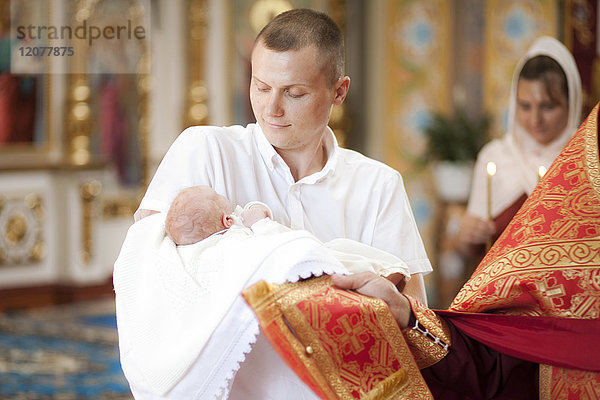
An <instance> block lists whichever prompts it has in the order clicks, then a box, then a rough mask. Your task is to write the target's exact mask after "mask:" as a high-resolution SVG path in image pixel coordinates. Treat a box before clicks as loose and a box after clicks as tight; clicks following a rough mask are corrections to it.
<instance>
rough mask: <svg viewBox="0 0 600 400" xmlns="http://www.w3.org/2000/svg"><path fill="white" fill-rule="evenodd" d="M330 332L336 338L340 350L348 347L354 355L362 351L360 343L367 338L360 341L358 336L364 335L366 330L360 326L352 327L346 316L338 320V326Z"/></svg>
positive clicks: (362, 346) (362, 347)
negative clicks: (340, 347)
mask: <svg viewBox="0 0 600 400" xmlns="http://www.w3.org/2000/svg"><path fill="white" fill-rule="evenodd" d="M332 331H333V333H334V334H335V335H336V336H337V340H338V341H339V343H340V345H341V346H342V348H343V347H346V345H350V349H351V350H352V352H353V353H354V354H358V353H360V352H361V351H363V350H364V348H365V347H364V345H363V343H361V342H364V341H366V340H368V336H367V339H366V340H361V338H360V336H361V335H363V334H365V333H366V329H365V328H364V327H363V326H360V325H353V324H352V322H351V321H350V317H349V316H348V315H347V314H344V315H343V316H341V317H340V318H339V319H338V325H337V326H336V327H335V328H333V330H332Z"/></svg>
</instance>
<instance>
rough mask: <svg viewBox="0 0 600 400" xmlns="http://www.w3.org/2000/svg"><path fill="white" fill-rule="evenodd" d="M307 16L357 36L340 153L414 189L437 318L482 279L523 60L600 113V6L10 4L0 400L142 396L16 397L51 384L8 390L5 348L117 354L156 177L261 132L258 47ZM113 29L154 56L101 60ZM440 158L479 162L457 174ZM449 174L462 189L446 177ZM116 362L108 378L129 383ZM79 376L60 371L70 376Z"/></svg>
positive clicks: (211, 0) (112, 54)
mask: <svg viewBox="0 0 600 400" xmlns="http://www.w3.org/2000/svg"><path fill="white" fill-rule="evenodd" d="M291 8H314V9H317V10H320V11H323V12H326V13H327V14H328V15H330V16H331V17H332V18H333V19H334V20H335V22H336V23H337V24H338V25H339V26H340V28H341V29H342V32H343V34H344V40H345V44H346V74H347V75H348V76H350V78H351V85H350V92H349V95H348V97H347V99H346V101H345V102H344V103H343V104H342V105H341V106H336V107H334V109H333V111H332V114H331V120H330V127H331V128H332V130H333V131H334V133H335V135H336V138H337V140H338V142H339V143H340V145H341V146H342V147H347V148H350V149H353V150H357V151H359V152H361V153H363V154H365V155H367V156H369V157H371V158H374V159H376V160H379V161H382V162H384V163H386V164H388V165H390V166H391V167H393V168H394V169H396V170H398V171H399V172H400V173H401V174H402V177H403V179H404V185H405V187H406V191H407V193H408V196H409V200H410V203H411V206H412V211H413V214H414V216H415V219H416V222H417V226H418V228H419V231H420V234H421V237H422V239H423V242H424V244H425V248H426V250H427V254H428V256H429V259H430V260H431V263H432V265H433V272H432V273H431V274H429V275H427V276H426V277H425V284H426V289H427V296H428V301H429V305H430V306H431V307H433V308H440V309H444V308H446V307H448V305H449V304H450V302H451V300H452V299H453V298H454V296H455V294H456V293H457V292H458V290H459V289H460V287H461V286H462V284H463V283H464V282H465V281H466V279H467V278H468V277H469V275H470V274H471V272H472V271H473V270H474V268H475V267H476V265H477V262H478V260H475V259H472V258H469V257H465V256H463V255H461V254H460V252H458V250H456V248H455V244H454V237H455V236H456V234H457V231H458V226H459V224H460V218H461V216H462V215H463V213H464V212H465V209H466V206H467V200H468V196H469V190H470V183H471V179H472V178H471V176H472V172H473V171H472V170H473V164H474V160H475V158H476V156H477V151H478V150H479V149H480V148H481V146H482V145H483V144H484V143H486V142H488V141H489V140H491V139H493V138H497V137H501V136H502V135H503V134H504V132H505V129H506V115H507V108H508V97H509V92H510V82H511V79H512V73H513V70H514V68H515V65H516V63H517V61H518V60H519V58H520V57H521V56H522V55H523V54H524V52H525V51H526V50H527V48H528V47H529V46H530V45H531V43H532V42H533V41H534V40H535V39H536V38H538V37H540V36H544V35H546V36H551V37H554V38H556V39H558V40H560V41H561V42H562V43H563V44H564V45H565V46H566V47H567V48H568V49H569V50H570V51H571V53H572V54H573V57H574V58H575V60H576V62H577V67H578V69H579V74H580V76H581V80H582V86H583V93H584V95H583V112H582V115H587V114H588V112H589V111H590V110H591V109H592V107H593V106H594V105H595V103H596V101H597V99H598V98H599V97H600V62H599V60H600V58H599V54H600V36H599V31H600V29H599V28H598V20H599V19H598V18H599V15H600V14H599V13H598V11H599V10H598V8H599V3H598V2H597V1H595V0H484V1H481V0H421V1H409V0H377V1H366V0H225V1H223V0H176V1H172V0H43V1H39V0H0V398H31V399H38V398H40V399H41V398H62V399H67V398H79V399H81V398H86V399H87V398H90V399H91V398H103V399H109V398H110V399H126V398H130V397H129V394H128V393H127V389H126V388H127V386H126V383H123V385H124V386H123V387H124V388H125V389H123V391H122V392H119V390H120V389H119V390H117V389H114V392H111V390H112V389H110V388H109V387H108V386H106V387H104V386H103V387H102V388H100V384H99V383H98V382H95V383H94V384H93V385H95V386H94V388H95V389H94V390H92V391H90V393H87V392H85V391H83V390H82V391H81V392H77V394H73V393H75V392H73V391H71V392H69V393H70V394H68V395H64V396H66V397H64V396H63V397H43V396H44V394H36V393H34V392H35V390H39V391H40V393H42V392H43V390H44V389H43V388H38V389H35V390H33V389H31V390H30V391H28V392H27V393H29V394H27V393H26V394H22V393H25V391H23V392H19V393H21V396H25V397H17V395H16V394H15V393H17V391H18V390H17V389H16V388H21V389H19V390H23V389H22V388H23V387H30V388H31V387H34V386H35V387H38V386H41V385H37V386H36V385H34V384H33V383H31V382H30V381H27V380H23V379H25V378H23V376H29V379H31V376H33V375H35V374H41V375H43V374H44V373H45V372H44V368H41V367H40V368H38V369H36V368H33V369H32V371H33V372H30V373H28V372H23V371H20V372H19V374H20V376H21V378H19V379H22V380H20V381H18V379H17V380H14V382H13V381H10V382H13V384H12V386H10V387H8V386H6V387H5V388H4V389H3V388H2V386H3V383H2V381H3V378H2V376H3V373H4V374H6V373H8V372H10V371H12V370H19V368H21V367H22V368H21V369H23V368H24V366H25V365H29V366H31V365H35V364H36V362H30V363H29V364H27V363H25V362H23V363H21V364H19V363H18V362H17V361H15V360H16V358H18V356H19V355H18V354H16V352H17V350H14V349H15V348H14V347H12V346H14V345H13V344H11V343H13V342H11V341H10V340H9V338H7V335H13V334H14V332H13V331H11V329H15V328H14V327H15V326H17V325H19V324H21V325H19V326H21V327H22V326H23V325H27V329H26V331H27V334H33V333H34V332H35V333H36V334H39V332H46V333H48V335H50V336H51V335H52V333H51V331H53V329H59V327H61V326H63V327H64V326H66V325H69V324H71V323H73V324H74V322H73V319H74V318H76V317H81V318H82V319H85V320H86V321H88V322H89V321H91V322H92V325H86V326H85V327H83V328H74V329H79V334H77V335H74V337H75V336H76V338H75V339H74V340H80V334H83V333H86V332H87V333H86V334H87V335H88V336H90V337H92V339H93V341H99V342H101V343H104V344H107V343H108V344H109V346H112V348H113V350H114V349H116V344H115V343H116V339H115V338H116V331H115V329H114V309H113V308H111V307H114V304H113V303H111V298H112V297H113V286H112V271H113V265H114V262H115V260H116V258H117V256H118V254H119V251H120V249H121V245H122V243H123V240H124V238H125V235H126V233H127V230H128V229H129V227H130V226H131V225H132V223H133V213H134V212H135V210H136V209H137V207H138V205H139V202H140V200H141V197H142V196H143V194H144V192H145V189H146V187H147V185H148V183H149V181H150V179H151V178H152V176H153V174H154V171H155V170H156V168H157V167H158V165H159V163H160V161H161V159H162V157H163V156H164V155H165V153H166V152H167V150H168V149H169V147H170V145H171V143H172V142H173V141H174V140H175V138H176V137H177V136H178V135H179V134H180V133H181V132H182V131H183V130H184V129H185V128H186V127H188V126H192V125H216V126H225V125H233V124H240V125H246V124H248V123H251V122H254V121H255V119H254V117H253V114H252V110H251V108H250V103H249V98H248V87H249V73H250V52H251V49H252V45H253V40H254V37H255V36H256V34H257V33H258V32H259V31H260V29H261V28H262V27H263V26H264V25H265V24H266V23H267V22H268V21H269V20H270V19H271V18H272V17H273V16H275V15H277V14H279V13H280V12H282V11H285V10H288V9H291ZM19 26H20V27H21V28H24V29H21V30H20V31H19V30H17V31H16V32H17V33H16V38H15V29H16V28H17V27H19ZM98 26H103V27H107V26H112V27H114V26H118V27H119V28H123V29H122V30H117V32H119V33H121V34H122V35H123V36H124V37H125V36H126V35H129V37H131V36H132V35H138V36H137V37H138V39H139V40H137V41H135V44H134V45H131V43H127V44H124V45H123V46H122V47H120V48H118V49H113V48H111V49H110V50H108V47H103V46H105V45H106V43H105V42H106V41H103V40H102V38H98V39H97V42H96V43H93V44H92V40H96V39H94V38H95V36H93V34H94V32H95V31H94V30H93V27H98ZM28 27H30V28H31V29H27V28H28ZM40 27H44V28H45V29H44V30H41V29H39V28H40ZM77 27H81V28H83V29H81V30H80V31H79V33H80V34H81V35H79V36H82V37H78V35H77V32H78V31H77V30H76V28H77ZM51 28H54V29H51ZM111 29H112V28H111ZM136 29H137V30H136ZM109 33H110V34H112V35H114V34H115V30H114V29H112V30H110V31H109ZM104 34H105V38H104V39H106V36H107V35H106V34H107V31H106V30H105V31H104ZM43 39H46V40H49V39H53V40H54V39H56V40H57V42H55V44H51V45H52V46H59V48H61V49H63V50H62V53H61V51H59V52H58V53H53V55H51V56H50V55H49V54H48V55H47V56H45V57H43V56H39V55H38V56H37V57H36V56H29V57H28V56H24V54H23V52H24V51H26V49H28V48H29V49H41V48H42V47H41V46H49V44H48V43H43V42H42V41H43ZM59 42H60V45H59V44H56V43H59ZM129 42H133V41H131V40H130V41H129ZM123 43H125V41H124V42H123ZM94 45H95V46H94ZM19 46H21V47H19ZM19 49H20V50H19ZM24 49H25V50H24ZM69 49H70V50H69ZM64 50H67V51H66V52H65V51H64ZM19 51H20V54H18V53H19ZM70 51H71V52H72V54H70V53H69V52H70ZM458 115H460V116H462V119H461V121H460V123H462V124H463V125H461V126H460V127H459V129H466V130H469V131H470V132H471V136H469V137H467V138H466V139H464V140H465V141H464V142H463V141H460V140H457V139H455V138H446V139H439V140H446V142H443V143H437V144H435V143H434V144H432V142H431V139H430V138H429V137H428V135H427V131H428V128H429V127H431V126H432V121H433V120H434V119H435V118H441V119H443V120H444V121H445V122H446V125H445V126H446V128H447V131H451V130H452V129H453V126H452V124H458V123H459V122H456V121H457V118H456V117H457V116H458ZM438 138H439V136H438ZM461 140H463V139H461ZM435 145H437V146H442V147H444V148H446V149H449V150H450V149H451V148H452V147H453V146H454V147H463V148H464V147H469V146H471V147H473V148H474V151H472V152H470V153H469V154H466V155H464V154H462V155H460V156H453V155H450V156H444V155H440V154H438V153H436V152H435V151H434V149H433V146H435ZM459 152H460V151H459ZM449 153H452V151H451V150H450V151H449ZM449 164H450V167H451V168H453V169H452V170H451V172H447V171H446V172H445V173H446V174H451V175H450V176H449V175H443V176H442V177H440V174H441V173H444V172H442V171H441V169H442V167H443V166H447V165H449ZM357 190H360V188H357ZM98 301H99V303H90V302H98ZM94 304H98V305H97V306H94ZM111 304H113V305H112V306H111ZM57 306H60V307H62V308H59V309H60V310H62V311H60V312H58V311H57V310H59V309H57V308H56V307H57ZM90 308H93V311H92V312H91V314H85V313H86V312H90ZM41 310H49V311H48V313H49V314H50V315H51V316H52V318H53V319H52V320H51V322H48V323H47V324H45V323H44V318H46V317H44V316H43V315H42V314H41ZM20 313H26V315H27V316H28V317H32V318H33V321H34V322H31V321H30V322H27V321H25V317H24V314H20ZM67 314H68V320H67ZM110 314H113V319H110V318H109V322H108V323H107V324H103V322H105V321H104V320H103V318H105V317H106V316H107V315H108V317H110ZM111 321H112V323H113V325H110V323H111ZM93 323H98V324H96V325H94V324H93ZM73 326H75V325H73ZM61 332H62V331H61ZM82 332H83V333H82ZM61 335H62V333H61ZM66 338H67V339H68V338H69V335H66ZM46 339H47V338H46ZM11 340H16V338H12V339H11ZM14 343H16V342H14ZM45 345H48V343H45ZM11 348H12V349H13V350H11ZM20 351H21V352H22V354H25V353H26V350H20ZM82 351H83V350H82ZM115 352H116V350H115ZM115 354H116V353H115ZM23 357H24V356H23ZM56 357H57V353H56V351H55V352H54V358H53V360H52V361H51V362H50V361H48V363H50V364H53V363H54V364H55V363H58V362H60V360H58V361H57V360H56ZM115 357H117V359H116V361H115V360H112V361H111V363H112V364H111V367H110V368H109V370H110V371H111V374H117V375H118V374H119V373H120V370H119V365H118V354H117V355H116V356H115ZM67 358H68V357H66V356H65V360H63V361H64V362H65V363H68V362H73V361H72V360H71V361H69V360H68V359H67ZM98 362H99V361H98ZM40 363H41V364H44V363H46V361H45V360H44V359H41V360H38V362H37V364H38V365H39V364H40ZM82 363H83V361H81V362H80V364H82ZM54 364H53V365H54ZM80 364H77V363H75V364H69V365H67V366H66V367H65V366H64V365H63V366H62V367H61V368H64V371H67V372H65V374H67V375H68V374H69V373H70V372H69V371H71V372H72V371H74V370H77V369H78V368H84V369H85V367H82V366H81V365H80ZM19 365H20V367H19ZM88 367H89V368H91V367H90V366H89V365H88ZM11 368H12V369H11ZM92 369H93V368H92ZM32 374H33V375H32ZM89 374H91V372H89ZM107 376H108V378H106V379H107V381H111V380H112V381H114V380H115V379H117V378H114V375H107ZM13 379H14V378H13ZM119 379H123V378H122V377H120V378H119ZM17 381H18V382H17ZM84 381H85V380H84V379H83V378H81V380H80V381H79V382H84ZM7 382H8V381H7ZM24 382H25V383H24ZM27 382H29V383H27ZM68 382H69V381H67V383H65V382H63V383H62V385H63V386H68V385H69V383H68ZM123 382H124V381H123ZM79 384H81V383H78V385H79ZM7 385H8V384H7ZM48 385H49V386H52V384H50V383H49V384H48ZM81 385H84V386H85V384H81ZM3 390H6V391H5V392H3ZM11 390H12V391H11ZM47 390H49V391H48V392H47V393H49V394H46V396H49V395H51V394H52V393H59V391H57V390H55V391H52V390H54V389H52V390H50V389H47ZM97 393H104V394H103V395H101V396H100V397H94V396H95V395H96V394H97ZM106 393H112V394H106ZM10 396H15V397H10ZM27 396H30V397H27ZM36 396H38V397H36ZM57 396H58V395H57ZM68 396H73V397H68ZM111 396H112V397H111Z"/></svg>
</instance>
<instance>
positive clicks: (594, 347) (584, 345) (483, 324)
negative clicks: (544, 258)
mask: <svg viewBox="0 0 600 400" xmlns="http://www.w3.org/2000/svg"><path fill="white" fill-rule="evenodd" d="M436 313H438V314H440V315H443V316H444V317H446V318H450V320H451V322H452V323H453V324H454V325H455V326H456V327H457V328H458V329H460V330H461V331H462V332H463V333H464V334H466V335H467V336H469V337H471V338H472V339H475V340H477V341H479V342H481V343H483V344H485V345H487V346H489V347H491V348H492V349H494V350H496V351H499V352H501V353H503V354H507V355H510V356H512V357H516V358H519V359H522V360H526V361H531V362H535V363H539V364H548V365H553V366H557V367H564V368H574V369H582V370H586V371H593V372H600V342H599V340H600V320H597V319H589V320H585V319H567V318H553V317H530V316H520V315H519V316H517V315H499V314H483V313H465V312H453V311H436Z"/></svg>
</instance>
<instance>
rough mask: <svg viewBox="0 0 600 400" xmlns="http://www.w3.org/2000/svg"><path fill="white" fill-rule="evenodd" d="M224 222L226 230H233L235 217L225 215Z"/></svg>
mask: <svg viewBox="0 0 600 400" xmlns="http://www.w3.org/2000/svg"><path fill="white" fill-rule="evenodd" d="M222 220H223V226H224V227H225V228H231V225H233V217H232V216H231V215H227V214H223V219H222Z"/></svg>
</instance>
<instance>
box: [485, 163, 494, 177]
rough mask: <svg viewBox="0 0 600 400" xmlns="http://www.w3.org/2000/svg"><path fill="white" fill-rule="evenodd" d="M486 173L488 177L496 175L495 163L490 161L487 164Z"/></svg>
mask: <svg viewBox="0 0 600 400" xmlns="http://www.w3.org/2000/svg"><path fill="white" fill-rule="evenodd" d="M487 173H488V175H489V176H494V175H496V163H495V162H493V161H490V162H489V163H487Z"/></svg>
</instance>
